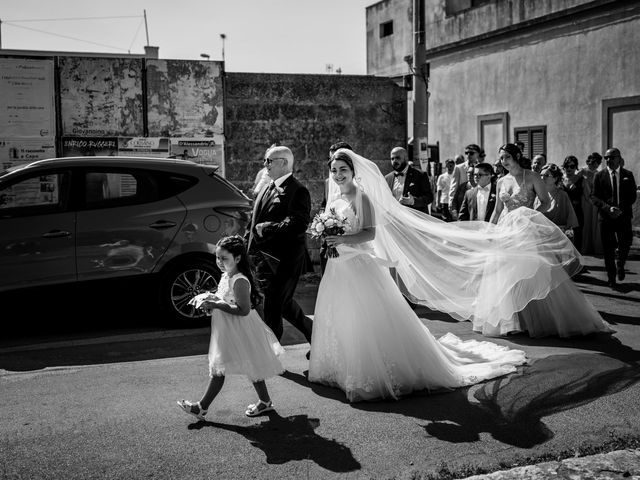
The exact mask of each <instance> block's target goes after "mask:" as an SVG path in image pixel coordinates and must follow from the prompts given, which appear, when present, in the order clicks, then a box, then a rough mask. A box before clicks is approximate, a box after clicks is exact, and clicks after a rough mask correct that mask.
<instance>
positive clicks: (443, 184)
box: [436, 158, 456, 222]
mask: <svg viewBox="0 0 640 480" xmlns="http://www.w3.org/2000/svg"><path fill="white" fill-rule="evenodd" d="M444 167H445V171H444V172H443V173H441V174H440V176H438V181H437V182H436V208H437V209H438V211H439V212H440V214H441V215H442V219H443V220H445V221H446V222H450V221H451V213H450V212H449V191H450V190H451V176H452V174H453V171H454V169H455V167H456V162H455V161H454V160H453V159H452V158H447V159H446V160H445V161H444Z"/></svg>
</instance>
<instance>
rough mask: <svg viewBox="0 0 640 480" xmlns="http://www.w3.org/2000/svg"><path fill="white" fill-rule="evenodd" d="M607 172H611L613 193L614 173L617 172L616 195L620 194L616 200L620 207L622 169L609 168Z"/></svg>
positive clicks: (610, 178)
mask: <svg viewBox="0 0 640 480" xmlns="http://www.w3.org/2000/svg"><path fill="white" fill-rule="evenodd" d="M607 171H608V172H609V180H611V191H612V192H613V172H616V193H617V194H618V195H617V197H618V198H616V205H620V169H619V168H616V169H615V170H613V169H611V168H609V167H607Z"/></svg>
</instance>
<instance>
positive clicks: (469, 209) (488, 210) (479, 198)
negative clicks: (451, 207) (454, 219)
mask: <svg viewBox="0 0 640 480" xmlns="http://www.w3.org/2000/svg"><path fill="white" fill-rule="evenodd" d="M473 176H474V178H475V179H476V182H477V185H476V186H475V187H473V188H472V189H471V190H467V192H466V193H465V195H464V200H463V201H462V206H461V207H460V215H459V216H458V220H483V221H485V222H488V221H489V220H490V219H491V214H492V213H493V209H494V208H495V206H496V182H495V181H494V180H493V167H492V166H491V164H490V163H487V162H482V163H479V164H477V165H476V166H475V167H474V171H473Z"/></svg>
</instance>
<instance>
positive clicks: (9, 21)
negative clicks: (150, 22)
mask: <svg viewBox="0 0 640 480" xmlns="http://www.w3.org/2000/svg"><path fill="white" fill-rule="evenodd" d="M141 17H142V15H121V16H118V17H73V18H33V19H27V20H3V21H2V23H5V22H7V23H29V22H57V21H67V20H106V19H114V18H141Z"/></svg>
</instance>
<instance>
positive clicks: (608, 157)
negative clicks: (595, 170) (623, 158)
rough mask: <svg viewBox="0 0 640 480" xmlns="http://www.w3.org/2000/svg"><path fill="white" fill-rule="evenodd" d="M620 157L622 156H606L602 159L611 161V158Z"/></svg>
mask: <svg viewBox="0 0 640 480" xmlns="http://www.w3.org/2000/svg"><path fill="white" fill-rule="evenodd" d="M619 156H620V155H605V156H604V157H602V158H604V159H605V160H609V159H611V158H618V157H619Z"/></svg>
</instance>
